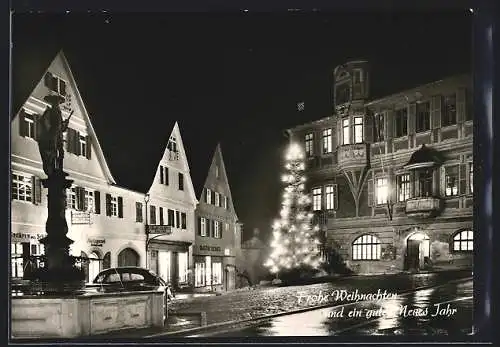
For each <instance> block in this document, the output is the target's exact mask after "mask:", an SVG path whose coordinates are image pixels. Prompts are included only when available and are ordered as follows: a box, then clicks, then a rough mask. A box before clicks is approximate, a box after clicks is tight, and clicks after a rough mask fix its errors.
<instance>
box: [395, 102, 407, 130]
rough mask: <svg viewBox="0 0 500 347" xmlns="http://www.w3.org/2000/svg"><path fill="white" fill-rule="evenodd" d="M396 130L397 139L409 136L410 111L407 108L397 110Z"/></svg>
mask: <svg viewBox="0 0 500 347" xmlns="http://www.w3.org/2000/svg"><path fill="white" fill-rule="evenodd" d="M394 128H395V129H394V136H395V137H402V136H406V135H408V109H407V108H406V107H405V108H401V109H399V110H396V114H395V118H394Z"/></svg>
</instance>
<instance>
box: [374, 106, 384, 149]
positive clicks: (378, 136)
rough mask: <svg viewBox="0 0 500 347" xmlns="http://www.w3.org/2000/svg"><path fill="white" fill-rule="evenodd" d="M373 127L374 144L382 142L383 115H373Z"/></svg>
mask: <svg viewBox="0 0 500 347" xmlns="http://www.w3.org/2000/svg"><path fill="white" fill-rule="evenodd" d="M374 125H375V126H374V128H373V133H374V138H373V141H374V142H380V141H384V138H385V137H384V134H385V122H384V114H383V113H378V114H376V115H375V122H374Z"/></svg>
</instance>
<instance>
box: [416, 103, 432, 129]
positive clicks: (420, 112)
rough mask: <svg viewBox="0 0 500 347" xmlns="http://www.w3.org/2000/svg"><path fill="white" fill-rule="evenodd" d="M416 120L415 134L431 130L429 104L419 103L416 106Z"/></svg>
mask: <svg viewBox="0 0 500 347" xmlns="http://www.w3.org/2000/svg"><path fill="white" fill-rule="evenodd" d="M416 113H417V115H416V116H417V119H416V132H417V133H421V132H424V131H428V130H430V128H431V121H430V119H431V118H430V117H431V116H430V104H429V102H428V101H427V102H421V103H418V104H417V112H416Z"/></svg>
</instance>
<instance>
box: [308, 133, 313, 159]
mask: <svg viewBox="0 0 500 347" xmlns="http://www.w3.org/2000/svg"><path fill="white" fill-rule="evenodd" d="M313 143H314V135H313V134H312V133H309V134H306V155H307V156H308V157H311V156H312V155H313V154H314V149H313Z"/></svg>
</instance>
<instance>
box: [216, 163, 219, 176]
mask: <svg viewBox="0 0 500 347" xmlns="http://www.w3.org/2000/svg"><path fill="white" fill-rule="evenodd" d="M215 177H217V178H219V166H218V165H215Z"/></svg>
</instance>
